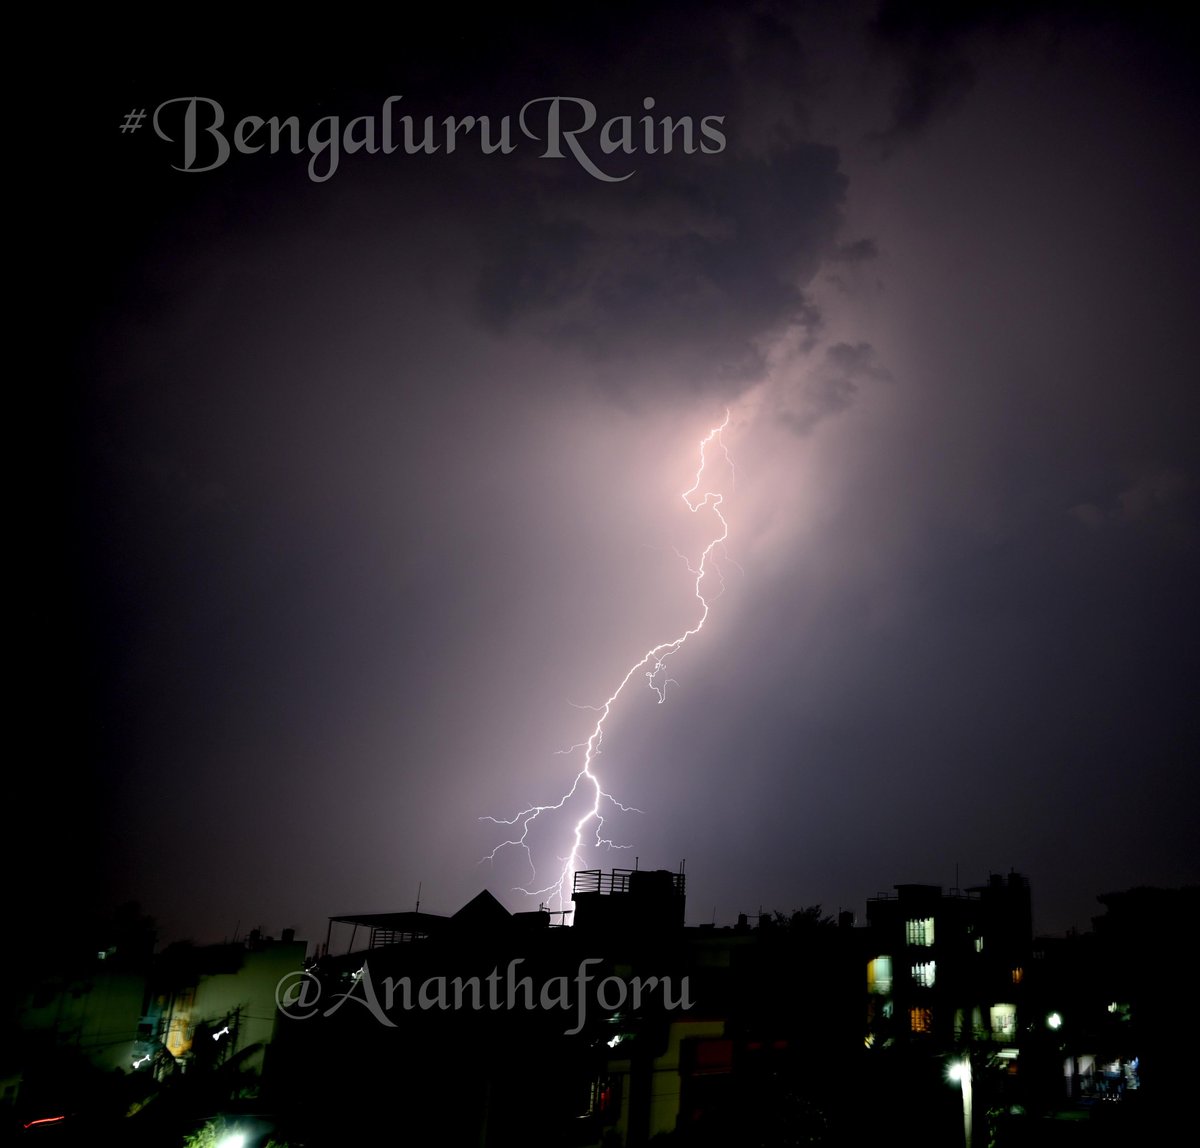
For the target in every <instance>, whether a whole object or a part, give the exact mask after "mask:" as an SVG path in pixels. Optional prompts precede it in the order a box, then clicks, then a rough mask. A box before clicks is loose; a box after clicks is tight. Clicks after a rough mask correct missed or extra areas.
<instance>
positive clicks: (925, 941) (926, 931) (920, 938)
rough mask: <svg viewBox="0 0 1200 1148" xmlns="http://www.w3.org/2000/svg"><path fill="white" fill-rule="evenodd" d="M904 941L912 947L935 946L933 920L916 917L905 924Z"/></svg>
mask: <svg viewBox="0 0 1200 1148" xmlns="http://www.w3.org/2000/svg"><path fill="white" fill-rule="evenodd" d="M904 939H905V940H906V941H907V942H908V943H909V944H910V945H920V946H922V947H924V948H928V947H929V946H930V945H932V944H933V918H932V917H914V918H913V919H912V920H910V921H905V922H904Z"/></svg>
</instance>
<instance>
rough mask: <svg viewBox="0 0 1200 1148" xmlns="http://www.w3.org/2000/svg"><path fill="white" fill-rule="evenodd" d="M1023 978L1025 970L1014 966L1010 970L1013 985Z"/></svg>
mask: <svg viewBox="0 0 1200 1148" xmlns="http://www.w3.org/2000/svg"><path fill="white" fill-rule="evenodd" d="M1024 979H1025V970H1024V969H1022V968H1016V969H1013V971H1012V981H1013V984H1014V985H1019V984H1020V983H1021V982H1022V981H1023V980H1024Z"/></svg>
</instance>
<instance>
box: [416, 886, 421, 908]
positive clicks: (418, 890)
mask: <svg viewBox="0 0 1200 1148" xmlns="http://www.w3.org/2000/svg"><path fill="white" fill-rule="evenodd" d="M420 911H421V882H420V881H418V882H417V908H416V912H418V913H419V912H420Z"/></svg>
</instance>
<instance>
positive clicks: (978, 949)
mask: <svg viewBox="0 0 1200 1148" xmlns="http://www.w3.org/2000/svg"><path fill="white" fill-rule="evenodd" d="M975 951H976V952H977V953H982V952H983V938H982V937H976V938H975Z"/></svg>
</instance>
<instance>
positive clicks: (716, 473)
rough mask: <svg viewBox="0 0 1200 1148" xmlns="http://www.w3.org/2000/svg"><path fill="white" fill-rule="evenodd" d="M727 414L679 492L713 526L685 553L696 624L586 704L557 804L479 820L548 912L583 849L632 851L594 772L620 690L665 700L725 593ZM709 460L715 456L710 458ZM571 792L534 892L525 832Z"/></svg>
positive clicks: (562, 900)
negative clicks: (516, 855) (608, 825)
mask: <svg viewBox="0 0 1200 1148" xmlns="http://www.w3.org/2000/svg"><path fill="white" fill-rule="evenodd" d="M729 417H730V416H729V412H728V411H726V412H725V419H724V421H723V422H721V423H720V425H718V426H715V427H713V428H712V429H711V430H710V431H709V432H708V434H706V435H705V436H704V438H702V439H701V440H700V452H699V460H698V462H697V466H696V474H695V479H694V481H693V482H692V484H691V486H689V487H688V488H687V489H686V490H684V491H683V492H682V498H683V501H684V503H685V504H686V506H687V508H688V510H690V511H691V512H692V513H693V514H707V515H708V516H709V517H710V519H711V522H712V529H711V532H710V536H709V541H708V543H707V545H706V546H705V547H704V548H703V550H702V551H701V552H700V555H699V557H698V558H697V559H696V560H695V561H692V560H690V559H688V558H687V557H686V556H684V560H685V562H686V565H687V571H688V574H689V575H690V577H691V587H692V593H693V595H694V597H695V600H696V614H695V621H694V622H693V623H692V625H691V626H690V627H689V628H688V629H686V630H684V631H683V632H682V633H681V634H678V635H676V636H675V637H673V638H670V639H668V640H667V641H663V642H659V643H658V645H655V646H651V647H650V648H649V649H648V650H646V652H645V653H644V654H642V656H641V657H640V658H639V659H638V660H637V661H636V662H634V663H633V664H632V665H631V666H630V667H629V668H628V669H627V670H626V671H625V676H624V677H622V678H621V679H620V681H619V683H618V684H617V687H616V689H614V690H613V692H612V693H611V694H610V695H609V696H608V697H607V698H606V699H605V700H604V701H603V702H602V703H601V704H599V705H596V706H589V707H586V708H588V709H591V710H592V711H593V712H594V713H595V714H596V720H595V723H594V724H593V725H592V727H591V731H590V733H589V734H588V736H587V739H586V740H585V741H580V742H577V743H576V744H575V745H572V746H570V747H569V748H568V749H567V750H565V751H564V752H565V753H566V754H568V755H581V756H582V761H581V764H580V767H579V769H578V770H577V771H576V773H575V775H574V780H573V781H572V782H571V785H570V787H569V788H568V789H567V791H566V792H565V793H564V794H563V795H562V796H561V797H560V798H559V799H558V800H557V801H555V802H553V803H549V804H546V805H531V806H529V807H528V808H526V809H522V810H521V811H520V812H519V813H518V814H516V816H514V817H509V818H505V817H481V818H480V820H481V821H489V822H491V823H492V824H494V825H505V826H510V827H512V829H513V830H514V835H513V836H511V837H509V838H507V839H506V840H504V841H501V842H500V844H499V845H497V846H496V847H495V848H494V849H493V850H492V851H491V852H490V853H489V854H487V856H486V857H485V858H484V860H485V861H492V860H495V858H496V856H497V854H499V853H500V852H501V850H503V849H508V848H516V849H522V850H524V852H525V856H526V859H527V860H528V862H529V869H530V874H531V876H530V881H529V883H528V885H526V886H522V887H521V889H520V891H521V892H522V893H525V894H527V895H529V896H535V897H543V898H545V899H546V902H547V904H548V905H549V906H550V908H552V909H555V910H558V911H561V910H565V909H566V907H567V904H568V902H569V901H570V900H571V894H572V886H573V882H574V875H575V873H576V871H577V870H579V869H581V868H583V865H582V852H583V850H584V848H585V847H589V846H596V847H600V846H605V847H608V848H610V849H628V848H629V846H628V845H619V844H617V843H616V842H615V841H613V840H612V839H611V838H609V837H606V836H605V828H604V826H605V814H606V813H608V814H610V815H611V813H612V811H613V810H614V809H615V810H619V811H620V812H622V813H629V812H638V811H637V810H635V809H634V808H633V807H632V806H629V805H623V804H622V803H621V802H620V801H618V800H617V799H616V798H615V797H614V796H613V795H612V794H611V793H609V792H608V791H607V790H606V789H605V788H604V786H603V784H602V783H601V780H600V776H599V772H598V770H597V768H596V759H597V757H598V756H599V753H600V747H601V744H602V743H603V741H604V726H605V723H606V722H607V721H608V719H609V716H610V715H611V713H612V711H613V707H614V706H615V705H616V703H617V700H618V699H619V698H620V697H621V695H622V694H623V693H624V692H625V688H626V687H627V686H628V685H629V684H630V683H631V682H633V681H635V680H636V679H639V678H640V679H642V680H643V681H645V683H646V685H648V686H649V688H650V690H651V691H652V692H653V693H654V695H655V696H656V698H657V702H658V704H659V705H661V704H662V703H663V702H665V701H666V700H667V687H668V686H669V685H671V684H672V682H673V681H674V679H672V678H670V677H669V676H668V674H667V663H668V659H670V658H671V657H672V656H673V655H675V654H676V653H678V652H679V650H680V649H681V648H682V647H683V646H684V645H685V644H686V643H687V641H688V639H689V638H692V637H695V635H697V634H699V633H700V631H701V630H703V629H704V624H705V622H707V621H708V615H709V611H710V610H711V608H712V604H713V602H715V601H716V600H717V598H719V597H720V596H721V592H722V591H723V590H724V588H725V584H724V581H723V580H722V577H721V571H720V567H719V564H718V558H717V556H718V551H720V550H721V549H722V548H723V547H724V544H725V541H726V540H727V539H728V537H729V523H728V521H727V520H726V518H725V514H724V512H723V510H722V507H723V505H724V502H725V494H724V493H723V490H724V487H725V486H726V485H728V486H729V487H730V489H731V490H732V484H733V478H734V470H733V460H732V458H730V455H729V449H728V447H727V446H726V445H725V438H724V436H725V432H726V431H727V430H728V429H729ZM714 455H715V456H716V457H713V456H714ZM685 585H686V584H685ZM576 794H582V800H584V801H588V802H590V804H588V805H587V808H586V810H585V812H584V813H583V815H582V816H580V817H578V818H577V819H576V821H575V823H574V825H573V826H572V827H571V828H570V830H569V831H568V832H566V833H565V834H564V837H565V840H566V844H567V852H566V853H565V854H564V855H562V856H560V857H559V858H558V861H557V862H556V865H555V877H554V879H553V880H551V881H549V882H548V883H547V884H544V885H542V886H540V887H538V880H539V877H538V867H537V864H536V862H535V860H534V856H533V850H532V845H531V842H530V831H531V829H532V827H533V825H534V823H535V822H536V821H537V820H538V819H539V818H549V817H552V816H553V815H555V814H556V813H563V812H564V811H565V810H566V809H567V807H568V805H569V804H571V803H572V799H573V798H574V797H575V796H576ZM568 825H570V821H569V815H568ZM518 831H519V832H518Z"/></svg>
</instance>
